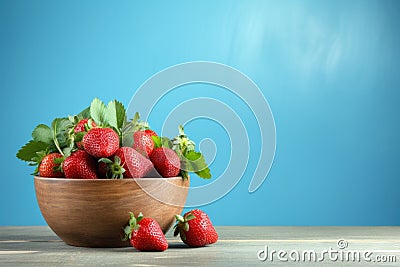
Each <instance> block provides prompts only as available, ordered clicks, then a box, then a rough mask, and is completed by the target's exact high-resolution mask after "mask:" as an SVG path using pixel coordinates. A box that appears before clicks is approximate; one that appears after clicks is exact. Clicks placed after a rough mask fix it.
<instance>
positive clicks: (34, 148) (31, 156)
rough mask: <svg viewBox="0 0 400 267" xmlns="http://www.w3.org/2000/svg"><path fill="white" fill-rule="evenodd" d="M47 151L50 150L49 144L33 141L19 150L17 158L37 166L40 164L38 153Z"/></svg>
mask: <svg viewBox="0 0 400 267" xmlns="http://www.w3.org/2000/svg"><path fill="white" fill-rule="evenodd" d="M47 149H48V144H46V143H44V142H41V141H35V140H31V141H29V142H28V143H26V144H25V145H24V146H23V147H21V149H20V150H18V152H17V158H19V159H20V160H23V161H27V162H31V163H34V164H30V165H36V164H37V163H38V162H37V156H38V153H43V152H44V151H46V150H47Z"/></svg>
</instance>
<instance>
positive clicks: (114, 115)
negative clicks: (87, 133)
mask: <svg viewBox="0 0 400 267" xmlns="http://www.w3.org/2000/svg"><path fill="white" fill-rule="evenodd" d="M105 119H106V122H107V124H109V125H110V126H112V127H114V128H115V129H117V130H118V131H120V130H121V129H122V126H123V125H124V123H125V121H126V110H125V107H124V105H123V104H122V103H121V102H119V101H117V100H113V101H110V102H109V103H108V105H107V112H106V115H105Z"/></svg>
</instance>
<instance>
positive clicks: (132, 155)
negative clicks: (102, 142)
mask: <svg viewBox="0 0 400 267" xmlns="http://www.w3.org/2000/svg"><path fill="white" fill-rule="evenodd" d="M115 157H118V158H119V159H120V166H122V167H123V170H122V173H123V176H124V177H125V178H141V177H143V176H145V175H146V174H147V173H149V172H150V171H151V170H152V169H153V164H152V163H151V161H150V160H149V159H147V158H145V157H144V156H142V155H141V154H140V153H139V152H137V151H136V150H134V149H133V148H131V147H121V148H119V149H118V150H117V152H115V155H114V163H118V160H116V159H115ZM113 169H114V170H116V171H114V172H113V174H114V175H118V174H119V173H121V170H120V169H118V168H117V166H114V167H113Z"/></svg>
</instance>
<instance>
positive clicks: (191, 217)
mask: <svg viewBox="0 0 400 267" xmlns="http://www.w3.org/2000/svg"><path fill="white" fill-rule="evenodd" d="M194 218H196V216H194V215H193V213H189V214H188V215H186V217H185V221H190V220H193V219H194Z"/></svg>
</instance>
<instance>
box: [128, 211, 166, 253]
mask: <svg viewBox="0 0 400 267" xmlns="http://www.w3.org/2000/svg"><path fill="white" fill-rule="evenodd" d="M130 216H131V218H130V220H129V225H127V226H126V227H125V228H124V232H125V240H127V239H128V238H129V241H130V243H131V245H132V246H133V247H135V248H136V249H137V250H140V251H164V250H166V249H167V248H168V242H167V239H166V238H165V236H164V234H163V232H162V230H161V227H160V225H159V224H158V223H157V221H155V220H154V219H152V218H143V214H142V213H139V215H138V217H137V218H135V215H133V213H132V212H130Z"/></svg>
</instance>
